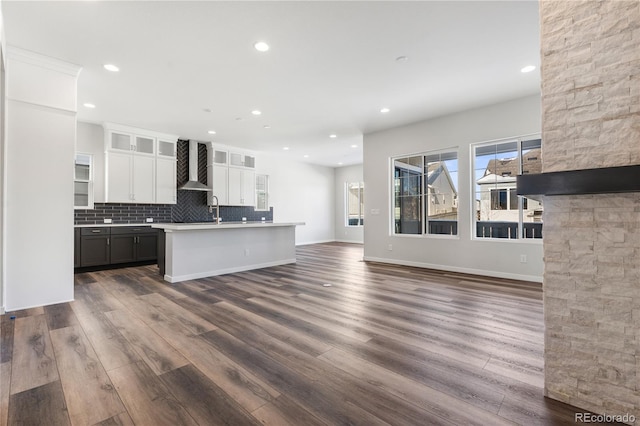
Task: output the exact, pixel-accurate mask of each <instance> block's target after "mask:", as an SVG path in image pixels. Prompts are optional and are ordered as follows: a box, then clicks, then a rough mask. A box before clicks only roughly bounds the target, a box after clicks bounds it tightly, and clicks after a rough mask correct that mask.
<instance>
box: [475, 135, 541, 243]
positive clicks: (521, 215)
mask: <svg viewBox="0 0 640 426" xmlns="http://www.w3.org/2000/svg"><path fill="white" fill-rule="evenodd" d="M536 139H540V141H541V145H542V135H541V134H540V133H531V134H527V135H522V136H516V137H511V138H504V139H495V140H490V141H485V142H477V143H472V144H470V145H469V160H470V164H471V167H470V172H471V173H470V178H471V186H470V188H471V191H470V201H471V209H470V215H469V219H470V227H469V228H470V233H471V240H472V241H492V242H496V241H500V242H510V243H531V244H542V241H543V238H524V237H523V235H524V224H525V223H529V222H525V221H524V220H523V219H524V209H525V207H526V206H527V204H528V200H525V198H527V197H525V196H517V198H518V208H517V212H518V221H517V224H518V227H517V229H518V231H517V233H516V235H517V237H516V238H498V237H478V236H477V235H476V233H477V230H476V228H477V222H478V219H477V217H476V215H477V210H476V208H477V207H476V205H477V200H476V186H477V183H476V180H477V179H476V175H475V172H476V148H478V147H483V146H490V145H499V144H507V143H509V142H515V143H516V152H517V155H518V156H517V159H518V173H517V174H518V175H520V174H522V143H523V142H527V141H532V140H536ZM510 190H514V191H515V188H508V189H507V210H506V211H515V209H512V208H511V207H510V203H511V199H510V198H511V196H510V195H511V194H510V192H509V191H510ZM533 201H535V200H533ZM543 206H544V204H543ZM543 228H544V225H543ZM543 235H544V233H543Z"/></svg>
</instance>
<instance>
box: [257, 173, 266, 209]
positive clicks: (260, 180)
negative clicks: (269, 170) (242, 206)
mask: <svg viewBox="0 0 640 426" xmlns="http://www.w3.org/2000/svg"><path fill="white" fill-rule="evenodd" d="M255 210H256V211H263V210H269V176H267V175H256V208H255Z"/></svg>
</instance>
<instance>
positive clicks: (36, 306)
mask: <svg viewBox="0 0 640 426" xmlns="http://www.w3.org/2000/svg"><path fill="white" fill-rule="evenodd" d="M74 300H75V299H70V300H61V301H59V302H55V303H47V304H46V305H31V306H23V307H18V308H12V309H10V310H8V311H5V308H2V313H3V314H5V313H10V312H14V311H22V310H24V309H33V308H43V307H45V306H50V305H57V304H58V303H69V302H73V301H74Z"/></svg>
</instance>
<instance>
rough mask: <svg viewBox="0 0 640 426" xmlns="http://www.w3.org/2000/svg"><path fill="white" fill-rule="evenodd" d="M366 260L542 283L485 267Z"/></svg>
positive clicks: (526, 276) (528, 277)
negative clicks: (474, 267)
mask: <svg viewBox="0 0 640 426" xmlns="http://www.w3.org/2000/svg"><path fill="white" fill-rule="evenodd" d="M364 261H365V262H367V261H369V262H380V263H390V264H392V265H402V266H415V267H416V268H428V269H437V270H440V271H448V272H460V273H463V274H472V275H484V276H488V277H496V278H507V279H511V280H521V281H532V282H536V283H542V277H538V276H535V275H521V274H510V273H506V272H500V271H488V270H485V269H473V268H461V267H458V266H450V265H438V264H433V263H426V262H413V261H410V260H397V259H385V258H381V257H370V256H365V257H364Z"/></svg>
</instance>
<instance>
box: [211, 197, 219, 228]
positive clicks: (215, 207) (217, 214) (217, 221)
mask: <svg viewBox="0 0 640 426" xmlns="http://www.w3.org/2000/svg"><path fill="white" fill-rule="evenodd" d="M213 201H215V205H211V206H209V213H213V211H214V210H215V211H216V215H215V216H214V217H213V219H215V223H216V225H219V224H220V202H219V201H218V197H216V196H215V195H212V196H211V202H213Z"/></svg>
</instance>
